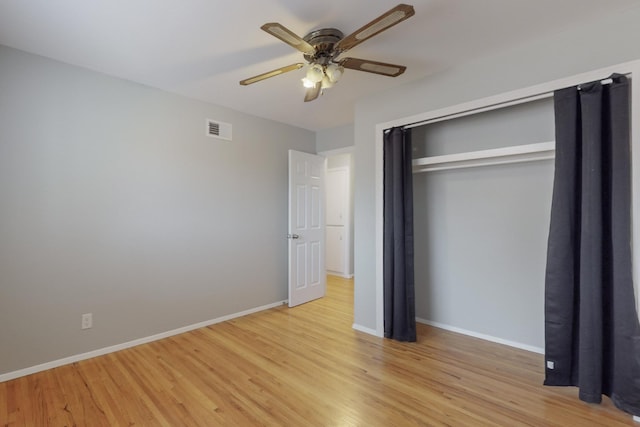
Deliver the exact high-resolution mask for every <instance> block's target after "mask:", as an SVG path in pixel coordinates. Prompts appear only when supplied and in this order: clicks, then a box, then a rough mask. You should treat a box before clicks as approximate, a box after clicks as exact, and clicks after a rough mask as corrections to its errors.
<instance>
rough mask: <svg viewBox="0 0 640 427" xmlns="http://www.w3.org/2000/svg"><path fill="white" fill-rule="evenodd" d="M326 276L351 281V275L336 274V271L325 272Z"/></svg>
mask: <svg viewBox="0 0 640 427" xmlns="http://www.w3.org/2000/svg"><path fill="white" fill-rule="evenodd" d="M327 274H329V275H331V276H338V277H342V278H343V279H353V274H345V273H338V272H336V271H331V270H327Z"/></svg>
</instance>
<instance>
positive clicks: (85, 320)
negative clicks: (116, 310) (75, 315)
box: [82, 313, 93, 329]
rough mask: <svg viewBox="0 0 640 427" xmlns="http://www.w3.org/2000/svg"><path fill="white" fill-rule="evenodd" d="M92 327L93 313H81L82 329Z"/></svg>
mask: <svg viewBox="0 0 640 427" xmlns="http://www.w3.org/2000/svg"><path fill="white" fill-rule="evenodd" d="M91 327H93V313H85V314H83V315H82V329H89V328H91Z"/></svg>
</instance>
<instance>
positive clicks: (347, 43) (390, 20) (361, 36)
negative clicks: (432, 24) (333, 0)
mask: <svg viewBox="0 0 640 427" xmlns="http://www.w3.org/2000/svg"><path fill="white" fill-rule="evenodd" d="M415 13H416V12H415V10H414V9H413V6H411V5H408V4H399V5H397V6H396V7H394V8H393V9H391V10H389V11H388V12H386V13H383V14H382V15H380V16H379V17H378V18H376V19H374V20H373V21H371V22H369V23H368V24H367V25H365V26H364V27H362V28H360V29H359V30H356V31H354V32H353V33H351V34H349V35H348V36H347V37H345V38H343V39H342V40H340V41H339V42H338V43H337V45H336V49H337V50H338V51H339V52H344V51H346V50H349V49H351V48H352V47H354V46H356V45H358V44H360V43H362V42H363V41H365V40H367V39H369V38H371V37H373V36H375V35H376V34H378V33H380V32H382V31H384V30H386V29H388V28H391V27H393V26H394V25H396V24H398V23H400V22H402V21H404V20H405V19H407V18H410V17H412V16H413V15H414V14H415Z"/></svg>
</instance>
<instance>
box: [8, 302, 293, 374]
mask: <svg viewBox="0 0 640 427" xmlns="http://www.w3.org/2000/svg"><path fill="white" fill-rule="evenodd" d="M286 303H287V301H286V300H284V301H278V302H275V303H272V304H267V305H263V306H261V307H255V308H251V309H249V310H245V311H241V312H239V313H234V314H229V315H226V316H222V317H218V318H216V319H211V320H205V321H204V322H199V323H194V324H193V325H188V326H184V327H182V328H178V329H173V330H171V331H167V332H161V333H159V334H155V335H151V336H148V337H144V338H138V339H136V340H133V341H128V342H125V343H122V344H116V345H112V346H109V347H104V348H100V349H97V350H93V351H89V352H86V353H81V354H76V355H73V356H69V357H65V358H62V359H58V360H53V361H51V362H46V363H42V364H40V365H36V366H31V367H29V368H24V369H19V370H17V371H13V372H7V373H6V374H0V383H1V382H4V381H9V380H13V379H15V378H20V377H24V376H26V375H31V374H35V373H36V372H41V371H46V370H47V369H53V368H57V367H59V366H63V365H68V364H70V363H74V362H79V361H81V360H86V359H91V358H92V357H97V356H102V355H105V354H109V353H113V352H116V351H119V350H124V349H126V348H131V347H135V346H137V345H140V344H146V343H150V342H152V341H157V340H161V339H163V338H168V337H171V336H174V335H178V334H182V333H185V332H189V331H192V330H194V329H199V328H204V327H206V326H210V325H214V324H216V323H221V322H225V321H227V320H231V319H235V318H237V317H242V316H246V315H248V314H253V313H257V312H259V311H263V310H269V309H270V308H274V307H279V306H281V305H283V304H286Z"/></svg>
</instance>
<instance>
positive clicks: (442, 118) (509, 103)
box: [404, 92, 553, 129]
mask: <svg viewBox="0 0 640 427" xmlns="http://www.w3.org/2000/svg"><path fill="white" fill-rule="evenodd" d="M552 96H553V92H544V93H540V94H537V95H531V96H527V97H524V98H519V99H514V100H511V101H507V102H500V103H498V104H492V105H487V106H485V107H480V108H474V109H472V110H467V111H461V112H459V113H454V114H448V115H446V116H440V117H434V118H433V119H429V120H424V121H421V122H416V123H409V124H408V125H406V126H404V128H405V129H411V128H415V127H418V126H424V125H429V124H432V123H438V122H444V121H445V120H452V119H459V118H460V117H466V116H471V115H473V114H479V113H486V112H487V111H493V110H499V109H500V108H506V107H512V106H514V105H519V104H524V103H526V102H533V101H537V100H539V99H545V98H551V97H552Z"/></svg>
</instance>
